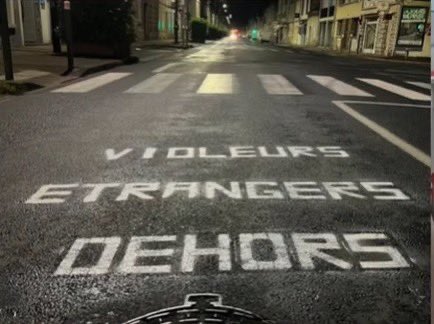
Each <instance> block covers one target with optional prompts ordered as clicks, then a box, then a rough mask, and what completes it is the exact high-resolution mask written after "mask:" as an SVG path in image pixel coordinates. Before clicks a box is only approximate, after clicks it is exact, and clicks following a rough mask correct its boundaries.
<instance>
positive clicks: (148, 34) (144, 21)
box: [133, 0, 175, 41]
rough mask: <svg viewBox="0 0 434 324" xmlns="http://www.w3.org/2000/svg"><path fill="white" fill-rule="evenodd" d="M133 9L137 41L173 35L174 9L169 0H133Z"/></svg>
mask: <svg viewBox="0 0 434 324" xmlns="http://www.w3.org/2000/svg"><path fill="white" fill-rule="evenodd" d="M133 11H134V15H135V22H136V36H137V40H138V41H143V40H158V39H171V38H173V37H174V32H175V10H174V8H173V6H172V1H171V0H135V1H134V2H133Z"/></svg>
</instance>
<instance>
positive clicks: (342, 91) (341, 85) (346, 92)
mask: <svg viewBox="0 0 434 324" xmlns="http://www.w3.org/2000/svg"><path fill="white" fill-rule="evenodd" d="M307 77H308V78H310V79H312V80H314V81H315V82H317V83H319V84H320V85H322V86H323V87H326V88H327V89H329V90H331V91H333V92H335V93H337V94H338V95H341V96H354V97H373V95H371V94H370V93H367V92H365V91H363V90H360V89H359V88H356V87H354V86H352V85H349V84H347V83H345V82H342V81H339V80H337V79H335V78H333V77H331V76H326V75H308V76H307Z"/></svg>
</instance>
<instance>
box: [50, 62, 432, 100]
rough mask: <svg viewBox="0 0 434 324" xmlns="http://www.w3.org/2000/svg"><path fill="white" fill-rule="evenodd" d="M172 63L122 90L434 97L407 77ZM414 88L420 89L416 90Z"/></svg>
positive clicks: (82, 86)
mask: <svg viewBox="0 0 434 324" xmlns="http://www.w3.org/2000/svg"><path fill="white" fill-rule="evenodd" d="M171 67H173V66H165V67H164V69H163V68H162V69H160V70H159V71H163V72H156V71H157V70H158V69H157V70H154V72H155V73H154V74H152V75H151V76H149V77H147V78H145V79H144V80H141V81H140V82H139V83H137V84H134V85H129V88H127V89H125V88H123V90H121V92H123V93H125V94H161V93H163V92H165V91H169V90H170V88H171V87H172V86H173V85H174V84H175V83H182V82H183V81H185V80H186V79H187V80H189V84H190V85H192V86H191V87H189V91H194V92H195V93H196V94H197V95H230V94H235V93H240V92H241V91H246V90H247V89H243V87H242V86H243V85H244V84H245V82H248V84H249V87H250V86H252V82H256V83H257V84H258V86H260V87H262V89H263V90H262V91H263V92H264V93H266V94H268V95H270V96H300V95H306V94H311V93H316V91H318V90H316V91H314V92H312V91H311V92H310V93H309V92H308V93H305V92H306V91H305V89H306V88H308V87H309V85H308V84H307V82H310V87H315V86H316V87H318V86H320V87H323V88H324V89H327V91H330V92H331V93H333V94H336V95H339V96H347V97H371V98H372V97H376V95H375V94H376V93H377V91H378V90H379V91H380V92H382V93H383V94H384V93H392V94H394V95H398V96H399V97H404V98H406V99H410V100H416V101H430V100H431V97H430V96H429V95H428V94H426V92H427V91H426V90H429V86H430V84H429V83H424V82H419V81H403V82H402V84H394V83H391V82H387V81H384V80H380V79H372V78H354V79H352V80H350V81H348V80H345V81H343V80H339V79H338V78H335V77H333V76H329V75H311V74H309V75H306V76H305V80H301V77H300V76H297V78H296V79H294V80H290V78H288V77H286V76H284V75H281V74H257V75H248V76H246V75H236V74H233V73H203V74H196V75H195V77H194V80H192V79H191V78H193V74H189V73H168V72H164V71H166V70H167V69H169V68H171ZM131 75H132V73H127V72H108V73H104V74H101V75H98V76H95V77H91V78H89V79H86V80H83V81H79V82H75V83H72V84H69V85H66V86H64V87H61V88H58V89H55V90H53V91H52V92H54V93H88V92H91V91H94V90H96V89H98V88H102V87H104V86H107V85H108V84H111V83H113V82H116V81H119V80H121V79H125V78H127V77H129V76H131ZM246 77H248V80H247V79H245V78H246ZM243 78H244V79H243ZM243 81H245V82H243ZM125 83H127V81H125ZM196 83H197V84H196ZM350 83H351V84H350ZM407 85H408V87H409V88H408V87H407ZM121 89H122V88H121ZM413 89H416V90H418V89H420V90H418V91H416V90H413ZM424 92H425V93H424Z"/></svg>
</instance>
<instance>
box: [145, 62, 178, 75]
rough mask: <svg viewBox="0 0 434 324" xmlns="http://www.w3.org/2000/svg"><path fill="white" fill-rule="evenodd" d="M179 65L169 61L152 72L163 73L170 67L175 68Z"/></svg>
mask: <svg viewBox="0 0 434 324" xmlns="http://www.w3.org/2000/svg"><path fill="white" fill-rule="evenodd" d="M177 65H179V63H169V64H166V65H163V66H162V67H159V68H158V69H155V70H154V71H152V73H161V72H164V71H166V70H168V69H170V68H173V67H175V66H177Z"/></svg>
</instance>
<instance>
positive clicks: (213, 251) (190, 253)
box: [181, 234, 232, 272]
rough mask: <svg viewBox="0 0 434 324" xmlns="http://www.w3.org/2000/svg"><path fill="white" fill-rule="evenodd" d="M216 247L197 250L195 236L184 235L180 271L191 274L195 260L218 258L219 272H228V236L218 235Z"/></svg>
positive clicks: (229, 250)
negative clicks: (208, 257)
mask: <svg viewBox="0 0 434 324" xmlns="http://www.w3.org/2000/svg"><path fill="white" fill-rule="evenodd" d="M217 241H218V247H215V248H197V235H186V236H185V238H184V252H183V254H182V262H181V271H182V272H193V270H194V266H195V263H196V260H197V259H198V258H199V257H201V256H208V255H215V256H218V260H219V261H218V264H219V271H230V270H231V269H232V262H231V239H230V237H229V235H228V234H220V235H219V236H218V238H217Z"/></svg>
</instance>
